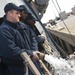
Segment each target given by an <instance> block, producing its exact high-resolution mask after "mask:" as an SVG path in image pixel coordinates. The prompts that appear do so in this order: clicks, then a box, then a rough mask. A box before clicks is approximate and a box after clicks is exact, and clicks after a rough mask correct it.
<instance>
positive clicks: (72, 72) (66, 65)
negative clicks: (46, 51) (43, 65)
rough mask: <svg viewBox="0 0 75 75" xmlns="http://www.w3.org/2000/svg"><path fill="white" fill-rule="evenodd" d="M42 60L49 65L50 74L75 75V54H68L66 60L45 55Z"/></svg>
mask: <svg viewBox="0 0 75 75" xmlns="http://www.w3.org/2000/svg"><path fill="white" fill-rule="evenodd" d="M44 60H45V61H47V62H48V63H49V64H50V65H51V67H52V70H53V74H52V75H75V55H70V57H69V59H67V60H66V59H63V58H57V57H54V56H52V55H45V58H44Z"/></svg>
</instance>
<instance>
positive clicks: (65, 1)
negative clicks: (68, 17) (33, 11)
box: [41, 0, 75, 23]
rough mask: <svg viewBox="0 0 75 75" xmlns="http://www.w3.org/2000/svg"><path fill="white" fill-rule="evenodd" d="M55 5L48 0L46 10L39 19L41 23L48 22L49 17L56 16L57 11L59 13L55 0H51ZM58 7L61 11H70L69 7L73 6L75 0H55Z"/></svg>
mask: <svg viewBox="0 0 75 75" xmlns="http://www.w3.org/2000/svg"><path fill="white" fill-rule="evenodd" d="M53 2H54V4H55V6H56V7H55V6H54V5H53V3H52V0H49V5H48V7H47V9H46V12H45V14H44V16H43V18H42V19H41V21H42V22H43V23H46V22H48V21H49V20H50V19H54V18H55V16H58V13H60V10H59V8H58V6H57V4H56V2H55V0H53ZM57 2H58V4H59V6H60V8H61V12H62V11H66V13H67V12H70V11H72V10H71V8H72V7H74V6H75V0H57Z"/></svg>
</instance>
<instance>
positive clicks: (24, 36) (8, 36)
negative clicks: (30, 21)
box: [0, 20, 38, 65]
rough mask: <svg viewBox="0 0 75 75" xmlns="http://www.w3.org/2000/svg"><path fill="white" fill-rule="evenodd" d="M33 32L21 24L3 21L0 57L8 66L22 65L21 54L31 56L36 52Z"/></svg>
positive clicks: (0, 29) (0, 32)
mask: <svg viewBox="0 0 75 75" xmlns="http://www.w3.org/2000/svg"><path fill="white" fill-rule="evenodd" d="M37 49H38V47H37V42H36V40H35V37H34V34H33V32H32V31H31V30H30V29H29V28H28V27H27V26H25V25H23V23H18V24H14V23H12V22H9V21H7V20H5V21H4V22H3V23H2V25H1V27H0V56H1V57H2V58H3V61H4V62H5V63H7V64H8V65H14V64H15V65H16V64H22V63H23V59H22V57H21V56H20V54H21V53H23V52H27V53H28V54H29V55H31V56H32V55H33V51H35V50H37Z"/></svg>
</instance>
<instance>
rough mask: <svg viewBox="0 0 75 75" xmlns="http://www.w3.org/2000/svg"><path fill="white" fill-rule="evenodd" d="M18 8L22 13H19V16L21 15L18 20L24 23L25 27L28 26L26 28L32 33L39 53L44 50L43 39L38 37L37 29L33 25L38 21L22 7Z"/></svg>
mask: <svg viewBox="0 0 75 75" xmlns="http://www.w3.org/2000/svg"><path fill="white" fill-rule="evenodd" d="M19 7H21V9H23V11H21V13H20V15H21V17H20V20H21V21H22V22H23V23H25V24H26V25H28V27H29V28H30V29H31V30H32V31H33V32H34V35H35V38H36V41H37V43H38V46H39V51H42V50H44V48H43V46H42V44H43V43H44V41H45V37H44V36H40V33H39V31H38V29H37V28H36V26H35V23H36V21H38V20H37V19H36V18H34V17H33V16H32V14H31V13H30V12H29V11H28V10H27V9H26V8H25V6H24V5H20V6H19ZM38 35H39V36H38Z"/></svg>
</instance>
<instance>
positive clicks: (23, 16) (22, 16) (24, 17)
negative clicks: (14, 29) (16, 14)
mask: <svg viewBox="0 0 75 75" xmlns="http://www.w3.org/2000/svg"><path fill="white" fill-rule="evenodd" d="M20 15H21V20H23V21H25V19H26V17H27V14H26V13H25V12H24V11H22V12H20Z"/></svg>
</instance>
